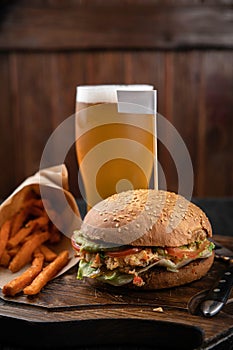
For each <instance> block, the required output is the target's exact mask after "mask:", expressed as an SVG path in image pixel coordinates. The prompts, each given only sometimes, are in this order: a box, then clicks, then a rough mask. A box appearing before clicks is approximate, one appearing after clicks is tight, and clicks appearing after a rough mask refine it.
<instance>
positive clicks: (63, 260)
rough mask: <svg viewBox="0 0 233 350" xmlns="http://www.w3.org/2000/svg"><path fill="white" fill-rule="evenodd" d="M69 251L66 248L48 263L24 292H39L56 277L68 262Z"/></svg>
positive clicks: (30, 293) (27, 293) (29, 293)
mask: <svg viewBox="0 0 233 350" xmlns="http://www.w3.org/2000/svg"><path fill="white" fill-rule="evenodd" d="M68 261H69V252H68V251H67V250H64V251H63V252H61V253H60V254H59V255H58V257H57V258H56V259H55V260H54V261H53V262H51V263H50V264H49V265H47V266H46V267H45V268H44V269H43V270H42V271H41V272H40V274H39V275H38V276H37V277H36V278H35V279H34V280H33V281H32V283H31V284H30V285H29V286H27V287H25V288H24V290H23V292H24V294H26V295H35V294H38V293H39V292H40V291H41V289H42V288H43V287H44V286H45V285H46V284H47V283H48V282H49V281H50V280H51V279H52V278H53V277H54V276H56V274H57V273H58V272H59V271H60V270H61V269H62V268H63V267H64V266H65V265H66V264H67V263H68Z"/></svg>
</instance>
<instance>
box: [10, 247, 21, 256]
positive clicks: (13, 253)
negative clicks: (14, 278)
mask: <svg viewBox="0 0 233 350" xmlns="http://www.w3.org/2000/svg"><path fill="white" fill-rule="evenodd" d="M19 249H20V246H17V247H14V248H12V249H8V250H7V253H8V254H9V255H10V257H11V258H13V257H14V256H15V255H16V254H17V252H18V250H19Z"/></svg>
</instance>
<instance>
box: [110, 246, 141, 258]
mask: <svg viewBox="0 0 233 350" xmlns="http://www.w3.org/2000/svg"><path fill="white" fill-rule="evenodd" d="M141 250H142V248H137V247H134V248H126V249H124V250H116V251H114V252H106V255H108V256H110V257H111V258H121V257H122V256H126V255H132V254H135V253H138V252H140V251H141Z"/></svg>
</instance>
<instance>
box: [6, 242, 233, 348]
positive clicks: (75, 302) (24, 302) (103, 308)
mask: <svg viewBox="0 0 233 350" xmlns="http://www.w3.org/2000/svg"><path fill="white" fill-rule="evenodd" d="M215 239H217V240H218V241H219V242H222V243H224V244H225V245H226V246H228V247H229V248H233V240H232V237H227V236H216V237H215ZM225 268H226V265H225V263H221V262H219V261H215V263H214V265H213V267H212V268H211V270H210V272H209V273H208V274H207V275H206V276H205V277H204V278H202V279H201V280H199V281H195V282H192V283H191V284H188V285H186V286H181V287H176V288H172V289H167V290H166V289H165V290H161V291H150V292H140V291H134V290H128V289H125V288H119V289H118V288H114V287H99V288H96V287H93V286H91V285H90V284H88V283H86V282H83V281H78V280H76V277H75V275H76V268H73V269H71V270H70V271H69V272H67V273H66V274H65V275H63V276H61V277H59V278H57V279H55V280H53V281H52V282H50V283H49V284H48V285H47V287H45V288H44V290H43V291H42V292H41V293H40V294H39V295H37V296H34V297H24V296H18V297H16V298H4V299H1V300H0V305H1V307H0V316H1V317H0V322H1V321H3V322H4V324H5V325H7V327H9V325H10V324H12V325H13V324H15V325H17V328H19V329H20V326H23V327H24V331H26V330H27V329H28V327H30V329H31V332H32V333H33V332H40V334H41V336H42V335H44V336H45V335H46V334H47V332H48V329H50V331H51V334H50V338H49V337H48V339H47V341H48V342H52V343H53V342H54V341H55V342H57V341H58V342H60V343H59V345H63V346H64V344H65V342H66V336H68V335H69V337H70V338H69V341H70V343H69V344H74V343H75V342H76V345H77V344H79V345H84V344H83V342H84V343H85V345H86V346H89V345H94V344H95V345H96V346H97V345H99V344H106V343H107V344H108V345H109V344H115V343H116V342H117V339H118V340H119V341H120V342H123V344H127V343H128V344H131V345H132V344H135V340H136V341H137V342H138V343H137V345H140V344H143V345H154V346H155V345H156V344H157V345H161V344H163V346H164V345H166V346H168V347H167V348H172V347H169V345H171V342H170V341H171V338H172V339H173V342H172V346H173V348H174V346H175V345H177V346H178V345H179V346H180V348H181V349H183V348H184V349H194V348H195V347H197V346H202V349H204V348H205V347H206V348H207V347H208V346H212V345H214V344H216V343H219V344H222V346H223V345H225V346H227V344H230V342H231V341H232V338H233V308H232V300H233V299H232V297H233V294H231V296H230V299H229V303H228V304H227V305H226V306H225V307H224V308H223V310H222V311H221V312H220V313H219V314H218V315H217V316H215V317H213V318H204V317H203V316H201V315H200V313H199V312H198V308H197V302H198V301H200V300H201V298H203V296H204V295H205V293H206V291H207V290H208V288H210V286H212V285H213V283H214V281H215V279H216V277H217V275H219V274H220V273H221V271H223V270H224V269H225ZM157 307H162V308H163V312H162V313H159V312H156V311H155V309H156V308H157ZM103 327H104V329H105V332H101V333H99V332H98V329H100V328H102V329H103ZM60 328H62V336H60V335H58V331H59V329H60ZM123 329H124V331H123ZM146 329H147V330H146ZM142 330H143V331H142ZM132 331H134V333H135V338H133V339H132V338H130V337H131V335H132ZM82 332H84V333H82ZM169 332H170V333H169ZM72 333H73V334H72ZM168 333H169V334H171V338H170V339H168V338H167V337H164V334H168ZM2 334H4V332H3V333H2ZM82 334H83V337H82ZM88 334H92V337H87V338H86V336H87V335H88ZM181 334H183V336H184V337H186V341H185V343H183V346H182V342H181V338H180V336H181ZM195 337H196V338H195ZM71 338H72V339H71ZM84 338H85V339H84ZM20 339H21V342H22V343H24V344H25V343H26V341H27V338H24V339H23V336H22V335H21V336H20ZM55 339H56V340H55ZM194 339H195V340H194ZM182 341H183V342H184V339H183V340H182ZM114 342H115V343H114ZM145 342H146V344H145ZM20 344H21V343H20V341H19V339H18V345H20ZM194 346H195V347H194ZM226 348H227V347H226Z"/></svg>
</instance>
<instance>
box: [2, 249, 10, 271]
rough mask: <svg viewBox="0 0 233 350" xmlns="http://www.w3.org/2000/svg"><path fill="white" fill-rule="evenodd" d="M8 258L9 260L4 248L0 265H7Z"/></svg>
mask: <svg viewBox="0 0 233 350" xmlns="http://www.w3.org/2000/svg"><path fill="white" fill-rule="evenodd" d="M10 260H11V256H10V254H9V253H8V252H7V251H6V250H4V252H3V253H2V256H1V258H0V266H3V267H7V266H8V265H9V262H10Z"/></svg>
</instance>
